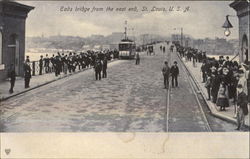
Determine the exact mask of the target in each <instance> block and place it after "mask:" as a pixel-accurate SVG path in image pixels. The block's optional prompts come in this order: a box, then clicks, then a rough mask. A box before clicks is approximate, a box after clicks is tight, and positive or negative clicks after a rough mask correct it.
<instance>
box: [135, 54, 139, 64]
mask: <svg viewBox="0 0 250 159" xmlns="http://www.w3.org/2000/svg"><path fill="white" fill-rule="evenodd" d="M135 64H136V65H139V64H140V55H139V53H138V52H137V53H136V54H135Z"/></svg>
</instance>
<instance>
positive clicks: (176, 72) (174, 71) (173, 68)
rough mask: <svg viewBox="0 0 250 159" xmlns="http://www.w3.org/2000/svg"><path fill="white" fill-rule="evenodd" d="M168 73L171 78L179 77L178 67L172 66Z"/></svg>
mask: <svg viewBox="0 0 250 159" xmlns="http://www.w3.org/2000/svg"><path fill="white" fill-rule="evenodd" d="M170 73H171V75H172V76H178V75H179V68H178V66H175V65H173V66H172V67H171V69H170Z"/></svg>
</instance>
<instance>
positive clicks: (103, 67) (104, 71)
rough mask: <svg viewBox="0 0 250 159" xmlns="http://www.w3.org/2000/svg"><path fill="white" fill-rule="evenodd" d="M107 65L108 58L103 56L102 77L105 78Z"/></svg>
mask: <svg viewBox="0 0 250 159" xmlns="http://www.w3.org/2000/svg"><path fill="white" fill-rule="evenodd" d="M107 67H108V60H107V58H106V57H104V60H103V66H102V78H107Z"/></svg>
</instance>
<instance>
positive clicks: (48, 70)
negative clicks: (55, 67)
mask: <svg viewBox="0 0 250 159" xmlns="http://www.w3.org/2000/svg"><path fill="white" fill-rule="evenodd" d="M44 67H45V73H49V72H50V67H49V57H48V54H46V56H45V58H44Z"/></svg>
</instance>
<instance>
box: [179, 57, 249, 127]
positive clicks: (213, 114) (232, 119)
mask: <svg viewBox="0 0 250 159" xmlns="http://www.w3.org/2000/svg"><path fill="white" fill-rule="evenodd" d="M177 56H178V58H179V59H180V61H181V62H182V63H183V64H184V66H185V68H186V69H187V70H188V72H189V73H190V75H191V76H192V78H193V79H194V82H195V84H196V85H197V86H198V88H199V90H200V92H201V95H202V97H203V99H204V100H205V102H206V104H207V107H208V109H209V110H210V112H211V115H212V116H214V117H217V118H219V119H222V120H224V121H227V122H230V123H233V124H237V120H236V119H234V118H231V117H228V116H226V115H222V114H220V113H218V112H217V110H213V109H211V107H212V106H211V104H210V103H208V101H207V100H206V95H205V94H204V92H203V91H202V89H201V86H200V84H199V83H198V81H197V80H196V78H195V76H194V75H193V73H192V72H191V71H190V70H189V68H188V67H187V66H186V64H185V63H184V62H183V61H182V59H181V58H180V56H179V54H177ZM214 109H216V108H214ZM245 127H247V128H248V129H249V128H250V126H249V125H245Z"/></svg>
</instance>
